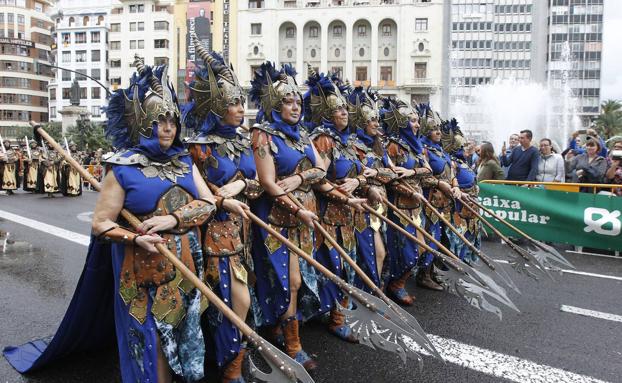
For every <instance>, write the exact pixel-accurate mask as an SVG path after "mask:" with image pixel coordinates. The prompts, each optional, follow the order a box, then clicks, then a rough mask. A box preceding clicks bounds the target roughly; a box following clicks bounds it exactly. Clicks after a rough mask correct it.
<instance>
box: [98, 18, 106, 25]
mask: <svg viewBox="0 0 622 383" xmlns="http://www.w3.org/2000/svg"><path fill="white" fill-rule="evenodd" d="M103 22H104V16H97V25H102V23H103Z"/></svg>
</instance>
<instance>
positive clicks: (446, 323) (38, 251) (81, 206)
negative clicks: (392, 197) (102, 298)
mask: <svg viewBox="0 0 622 383" xmlns="http://www.w3.org/2000/svg"><path fill="white" fill-rule="evenodd" d="M96 198H97V193H94V192H90V191H85V192H84V194H83V195H82V196H81V197H79V198H71V199H69V198H54V199H48V198H45V197H43V196H41V195H32V194H25V193H22V192H18V193H16V194H15V195H14V196H6V195H0V289H1V291H2V295H1V298H0V299H1V301H0V305H1V306H2V310H0V323H2V326H1V327H0V346H1V347H2V348H4V347H6V346H10V345H18V344H21V343H24V342H26V341H28V340H32V339H36V338H42V337H47V336H50V335H52V334H53V333H54V332H55V331H56V328H57V327H58V325H59V323H60V320H61V319H62V316H63V314H64V312H65V310H66V308H67V305H68V304H69V301H70V299H71V296H72V294H73V291H74V289H75V287H76V283H77V280H78V278H79V276H80V272H81V270H82V267H83V264H84V259H85V256H86V251H87V246H88V243H89V233H90V219H91V213H92V211H93V209H94V206H95V201H96ZM7 238H8V239H7ZM483 250H484V251H485V252H487V253H488V254H489V255H490V256H491V257H492V258H494V259H496V260H503V259H507V258H505V257H506V255H507V252H508V249H507V248H506V247H503V246H502V245H501V244H498V243H493V242H489V241H484V242H483ZM563 255H565V256H566V257H567V259H568V260H569V261H570V262H572V263H573V264H574V265H575V266H576V271H572V272H564V273H563V274H561V275H557V276H556V277H555V279H556V281H552V280H550V279H549V280H547V279H541V280H540V281H539V282H535V281H534V280H532V279H530V278H528V277H527V276H524V275H518V274H516V273H515V272H513V270H512V269H511V268H510V266H509V265H507V264H505V263H499V265H500V266H501V267H504V268H506V269H507V271H508V272H509V273H510V275H511V276H512V277H513V279H514V281H515V282H516V284H517V286H518V287H519V288H520V290H521V291H522V292H523V294H522V295H518V294H516V293H514V292H510V297H511V298H512V300H513V301H514V303H515V304H516V306H517V307H518V308H519V309H520V310H521V313H520V314H517V313H514V312H510V311H508V310H505V311H504V317H503V320H502V321H499V319H498V318H497V317H496V316H494V315H493V314H490V313H488V312H485V311H478V310H477V309H475V308H472V307H470V306H468V305H467V303H466V302H465V301H463V300H462V299H460V298H458V297H455V296H453V295H449V294H447V293H444V292H442V293H438V292H432V291H429V290H421V289H415V288H414V286H412V285H411V286H409V289H410V290H411V291H415V293H416V297H417V300H416V302H415V305H414V307H411V308H408V311H409V312H411V313H412V314H413V315H414V316H415V317H416V318H417V319H418V320H419V322H420V324H421V326H422V327H423V328H424V330H425V331H426V332H427V333H428V334H429V336H430V338H431V340H432V341H433V343H434V344H435V345H436V347H437V348H438V350H439V352H440V353H441V355H442V356H443V358H444V359H445V362H444V363H443V362H442V361H440V360H437V359H433V358H432V357H429V356H424V357H423V367H422V369H421V370H419V368H418V366H417V364H416V362H414V361H412V360H409V361H408V364H406V365H404V364H402V362H401V361H400V360H399V358H397V357H396V356H395V355H393V354H389V353H386V352H383V351H380V350H378V351H374V350H371V349H369V348H367V347H365V346H362V345H350V344H346V343H344V342H342V341H340V340H338V339H337V338H335V337H333V336H331V335H329V333H328V332H327V331H326V330H325V329H324V327H323V325H322V324H321V323H320V322H312V323H307V324H306V325H305V331H304V332H303V343H304V344H305V349H306V350H307V351H309V352H310V353H311V354H313V355H314V356H316V357H317V360H318V362H319V363H320V369H319V372H318V373H316V374H315V375H314V379H315V381H316V382H390V383H399V382H414V381H416V382H426V383H433V382H497V381H513V382H595V381H608V382H620V381H622V379H621V377H622V363H620V361H621V360H622V295H621V294H620V292H621V291H622V258H618V259H615V258H612V257H596V256H586V255H577V254H572V253H567V252H563ZM410 283H414V282H412V281H411V282H410ZM117 358H118V356H117V351H116V349H114V348H108V349H106V350H103V351H102V352H99V353H94V354H83V355H78V356H72V357H71V358H69V359H66V361H63V362H61V363H56V364H55V365H54V366H53V367H52V368H48V369H46V370H44V371H38V372H35V373H33V374H29V375H26V376H22V375H20V374H18V373H17V372H16V371H15V370H13V368H12V367H11V366H10V365H9V364H8V363H7V361H6V360H5V359H4V358H0V382H31V383H34V382H46V383H48V382H50V383H51V382H89V383H96V382H106V383H109V382H118V381H120V376H119V367H118V362H117Z"/></svg>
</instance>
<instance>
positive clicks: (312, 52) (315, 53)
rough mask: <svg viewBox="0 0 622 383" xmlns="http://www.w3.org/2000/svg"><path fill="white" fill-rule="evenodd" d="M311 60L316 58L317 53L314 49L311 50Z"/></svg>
mask: <svg viewBox="0 0 622 383" xmlns="http://www.w3.org/2000/svg"><path fill="white" fill-rule="evenodd" d="M310 53H311V58H315V56H317V52H316V51H315V49H311V52H310Z"/></svg>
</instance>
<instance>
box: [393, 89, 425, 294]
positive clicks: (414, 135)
mask: <svg viewBox="0 0 622 383" xmlns="http://www.w3.org/2000/svg"><path fill="white" fill-rule="evenodd" d="M381 116H382V122H383V125H384V128H385V132H386V133H387V135H388V139H387V142H386V151H387V154H388V156H389V158H390V160H391V163H392V164H393V165H394V166H395V168H394V170H395V171H396V172H397V174H398V175H399V178H400V179H399V180H396V181H394V182H393V183H391V184H390V185H389V186H388V187H387V189H388V190H387V191H388V193H389V201H391V203H393V204H394V205H396V206H397V207H398V208H399V209H400V210H402V211H403V212H404V213H406V214H407V215H408V216H409V217H410V218H411V219H412V220H413V221H415V222H417V223H418V224H421V223H422V221H423V220H422V215H421V199H420V193H421V187H422V185H423V184H424V183H425V182H426V180H427V179H428V178H429V177H430V174H431V170H430V167H429V165H428V163H427V161H426V160H425V157H424V155H423V146H422V144H421V139H420V137H419V115H418V114H417V112H416V111H415V110H414V109H413V108H412V107H411V106H410V105H408V104H407V103H405V102H403V101H401V100H398V99H393V98H387V99H385V100H384V102H383V109H382V112H381ZM389 218H390V219H391V220H392V221H393V222H395V223H398V224H400V225H401V226H402V227H403V228H404V229H405V230H407V231H408V232H409V233H411V234H415V235H416V236H417V237H418V238H419V239H422V240H423V235H422V234H421V233H419V232H417V230H416V229H415V227H414V226H413V225H411V224H410V223H408V222H405V221H404V220H402V219H400V217H398V216H397V215H396V214H395V212H393V211H390V212H389ZM387 249H388V253H389V259H390V273H389V279H388V282H389V283H388V286H387V291H388V292H389V293H390V294H391V295H392V296H393V297H394V299H395V300H396V301H397V302H399V303H400V304H403V305H409V306H410V305H412V304H413V302H414V300H415V297H414V296H413V295H411V294H409V293H408V292H407V291H406V288H405V286H406V281H407V280H408V279H409V278H410V277H411V276H412V274H413V271H414V269H415V268H416V266H417V264H418V262H419V261H420V260H419V255H420V254H422V251H421V249H420V248H419V247H418V246H417V244H416V243H415V242H413V241H412V240H409V239H407V238H404V236H403V235H401V234H399V233H398V232H397V231H396V230H395V229H393V228H391V227H387ZM426 262H431V260H427V259H424V260H423V262H422V263H423V264H424V266H425V264H426ZM422 283H424V286H425V287H428V286H432V287H433V286H434V284H433V281H431V279H430V280H428V279H426V280H424V281H422ZM426 285H427V286H426Z"/></svg>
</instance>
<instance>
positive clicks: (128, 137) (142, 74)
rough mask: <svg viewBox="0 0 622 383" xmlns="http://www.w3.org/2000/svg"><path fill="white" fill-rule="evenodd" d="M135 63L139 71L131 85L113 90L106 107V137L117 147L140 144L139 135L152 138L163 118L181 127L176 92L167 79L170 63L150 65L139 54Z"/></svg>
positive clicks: (123, 147) (135, 58) (129, 146)
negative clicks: (172, 119)
mask: <svg viewBox="0 0 622 383" xmlns="http://www.w3.org/2000/svg"><path fill="white" fill-rule="evenodd" d="M134 66H136V71H137V73H134V75H133V76H132V79H131V80H130V87H129V88H128V89H120V90H117V91H116V92H114V93H113V94H112V96H111V97H110V101H109V103H108V108H107V109H106V115H107V116H108V125H107V127H106V136H107V137H108V138H111V139H112V141H113V145H114V146H115V147H116V148H118V149H126V148H131V147H133V146H135V145H137V144H138V143H139V142H140V136H142V137H145V138H151V136H152V135H153V128H154V126H157V124H158V122H159V120H160V119H161V118H165V119H168V118H171V117H172V118H174V119H175V122H176V124H177V127H178V128H179V126H180V113H179V106H178V103H177V95H176V94H175V89H174V88H173V85H172V84H171V83H170V82H169V81H168V77H167V74H166V70H167V66H166V65H161V66H158V67H155V68H151V67H150V66H148V65H145V63H144V62H143V60H142V59H141V58H140V57H139V56H138V55H136V56H135V57H134ZM177 131H178V132H179V129H178V130H177Z"/></svg>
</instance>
